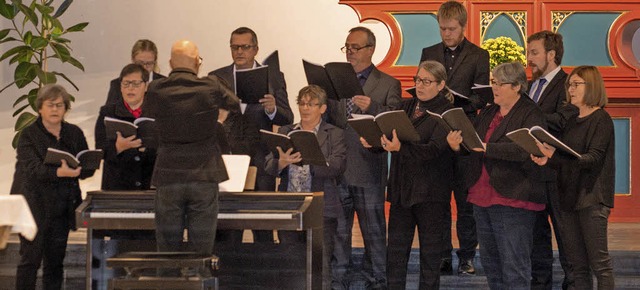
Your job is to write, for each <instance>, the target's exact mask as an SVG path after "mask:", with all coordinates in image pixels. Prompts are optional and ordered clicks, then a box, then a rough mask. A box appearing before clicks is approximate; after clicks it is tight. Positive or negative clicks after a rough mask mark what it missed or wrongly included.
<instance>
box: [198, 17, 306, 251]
mask: <svg viewBox="0 0 640 290" xmlns="http://www.w3.org/2000/svg"><path fill="white" fill-rule="evenodd" d="M229 42H230V48H231V57H232V58H233V63H232V64H231V65H228V66H225V67H222V68H219V69H217V70H214V71H212V72H209V75H216V76H218V77H220V78H222V79H223V80H225V81H226V82H227V83H228V84H229V86H230V87H231V90H232V91H234V92H235V91H236V87H235V83H236V82H235V73H234V72H235V71H236V70H240V69H250V68H255V67H259V66H260V64H259V63H258V62H257V61H256V60H255V57H256V54H258V50H259V47H258V36H257V35H256V33H255V32H254V31H253V30H251V29H250V28H247V27H240V28H237V29H236V30H234V31H233V32H231V39H230V41H229ZM275 77H276V78H278V81H273V82H270V83H271V86H272V90H273V94H266V95H264V98H262V99H260V103H259V104H247V105H246V108H245V110H244V114H245V115H247V116H248V117H249V119H250V120H252V121H253V122H254V123H255V124H257V125H258V129H264V130H268V131H273V125H278V126H285V125H289V124H291V123H293V112H292V111H291V107H290V106H289V98H288V96H287V88H286V83H285V80H284V75H283V74H282V73H280V75H279V76H275ZM244 105H245V104H243V106H244ZM268 153H269V151H268V149H266V147H265V146H262V145H261V146H260V148H258V150H256V155H255V164H258V165H259V166H258V172H257V173H256V185H255V189H256V190H262V191H275V189H276V181H275V178H273V177H272V176H270V175H269V174H267V173H266V172H265V170H264V163H265V157H266V155H267V154H268ZM253 234H254V240H255V241H259V242H273V234H272V233H271V231H254V232H253Z"/></svg>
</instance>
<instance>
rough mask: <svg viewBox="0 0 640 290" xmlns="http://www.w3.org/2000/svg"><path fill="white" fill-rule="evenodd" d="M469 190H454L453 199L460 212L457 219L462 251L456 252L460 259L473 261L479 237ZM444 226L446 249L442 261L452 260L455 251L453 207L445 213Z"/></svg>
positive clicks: (457, 231) (457, 232)
mask: <svg viewBox="0 0 640 290" xmlns="http://www.w3.org/2000/svg"><path fill="white" fill-rule="evenodd" d="M468 194H469V191H468V189H465V190H462V189H454V192H453V197H454V198H455V200H456V208H457V210H458V212H457V214H456V217H457V221H456V234H457V235H458V242H459V243H460V249H458V250H457V251H456V254H457V255H458V259H461V260H471V259H473V257H475V255H476V248H477V247H478V236H477V233H476V221H475V220H474V219H473V205H472V204H471V203H469V202H467V195H468ZM443 222H444V225H445V228H448V229H449V230H445V235H444V243H445V247H444V249H443V252H442V259H451V250H453V244H452V243H451V207H448V209H447V211H446V212H444V220H443Z"/></svg>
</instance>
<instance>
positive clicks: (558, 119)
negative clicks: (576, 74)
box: [529, 69, 578, 137]
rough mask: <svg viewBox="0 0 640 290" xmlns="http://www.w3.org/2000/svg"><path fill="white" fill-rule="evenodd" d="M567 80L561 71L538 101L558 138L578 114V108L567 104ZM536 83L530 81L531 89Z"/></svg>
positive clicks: (551, 130) (565, 74)
mask: <svg viewBox="0 0 640 290" xmlns="http://www.w3.org/2000/svg"><path fill="white" fill-rule="evenodd" d="M566 79H567V73H565V72H564V70H562V69H560V71H559V72H558V73H557V74H556V75H555V76H554V77H553V79H552V80H551V81H550V82H549V84H548V85H547V87H546V88H545V89H544V91H542V94H541V95H540V99H539V100H538V106H539V107H540V109H541V110H542V112H543V113H544V117H545V120H546V122H547V126H548V127H549V132H550V133H551V134H553V135H554V136H556V137H558V136H560V132H562V130H563V128H564V127H565V125H566V124H567V120H568V119H570V118H571V117H573V116H575V115H577V114H578V108H576V107H575V106H574V105H572V104H570V103H567V98H566V90H565V87H564V83H565V81H566ZM534 81H535V80H531V81H529V88H531V86H532V85H533V82H534Z"/></svg>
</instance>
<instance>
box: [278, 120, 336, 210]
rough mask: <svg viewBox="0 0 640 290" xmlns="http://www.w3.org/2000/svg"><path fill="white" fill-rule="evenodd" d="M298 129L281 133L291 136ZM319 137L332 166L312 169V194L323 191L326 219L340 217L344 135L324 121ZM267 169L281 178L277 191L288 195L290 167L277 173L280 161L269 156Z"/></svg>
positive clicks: (282, 128)
mask: <svg viewBox="0 0 640 290" xmlns="http://www.w3.org/2000/svg"><path fill="white" fill-rule="evenodd" d="M295 127H296V125H288V126H284V127H280V129H279V130H278V132H279V133H281V134H288V133H289V132H291V131H292V130H294V128H295ZM316 137H317V138H318V143H319V144H320V149H321V150H322V154H323V155H324V157H325V158H326V160H327V162H329V166H317V165H310V167H311V176H312V179H311V191H314V192H316V191H324V215H325V217H329V216H331V217H337V216H339V215H338V213H339V210H341V209H342V203H341V202H340V197H339V191H338V184H340V182H341V176H342V173H343V172H344V169H345V167H346V154H347V147H346V145H345V143H344V132H343V130H342V129H340V128H338V127H336V126H333V125H331V124H328V123H326V122H324V121H322V123H320V127H319V128H318V133H317V134H316ZM265 168H266V171H267V173H269V174H271V175H272V176H274V177H276V176H279V177H280V178H281V180H280V185H279V187H278V190H279V191H282V192H286V191H287V187H288V186H289V167H286V168H284V169H282V171H278V159H276V158H275V157H274V156H273V153H269V155H267V158H266V162H265Z"/></svg>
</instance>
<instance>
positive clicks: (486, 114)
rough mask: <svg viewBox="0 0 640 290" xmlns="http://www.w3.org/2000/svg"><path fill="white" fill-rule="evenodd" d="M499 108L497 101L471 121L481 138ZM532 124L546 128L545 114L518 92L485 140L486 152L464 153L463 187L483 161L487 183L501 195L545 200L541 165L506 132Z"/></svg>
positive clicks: (477, 174)
mask: <svg viewBox="0 0 640 290" xmlns="http://www.w3.org/2000/svg"><path fill="white" fill-rule="evenodd" d="M499 110H500V106H498V105H495V104H493V105H490V106H487V107H486V108H485V109H483V110H482V111H481V112H480V114H479V115H478V117H477V118H476V120H475V121H474V126H475V128H476V131H477V132H478V135H479V136H480V138H481V139H483V140H484V136H485V135H486V134H487V131H488V129H489V125H490V124H491V121H492V120H493V117H494V116H495V114H496V113H497V112H498V111H499ZM533 126H541V127H543V128H545V127H546V126H545V124H544V115H543V114H542V111H541V110H540V108H538V106H537V105H536V104H535V103H534V102H533V100H531V99H529V98H527V97H526V96H521V97H520V99H519V100H518V101H517V102H516V103H515V104H514V105H513V108H512V109H511V111H509V113H508V114H507V115H506V116H504V119H503V120H502V122H501V123H500V125H499V126H498V127H497V128H496V129H495V130H494V131H493V134H492V135H491V138H490V139H489V141H488V142H487V149H486V152H485V153H484V154H483V153H479V152H470V153H469V155H468V156H466V158H465V159H466V161H467V162H466V163H467V169H466V174H465V180H464V182H465V184H464V186H465V187H464V188H470V187H471V186H473V185H474V184H475V183H476V182H477V181H478V179H479V178H480V174H481V173H482V165H483V164H484V166H485V167H486V168H487V172H488V173H489V183H490V184H491V186H493V188H494V189H495V190H496V191H497V192H498V193H499V194H501V195H502V196H504V197H506V198H511V199H517V200H524V201H530V202H535V203H542V204H546V201H547V199H546V192H545V191H544V188H545V186H544V169H543V168H541V167H540V166H538V165H536V164H535V163H533V161H531V157H530V155H529V153H527V152H526V151H524V149H522V148H521V147H520V146H518V145H516V144H515V143H513V142H512V141H511V140H510V139H509V138H508V137H507V136H506V134H507V133H509V132H511V131H513V130H516V129H520V128H531V127H533Z"/></svg>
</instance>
